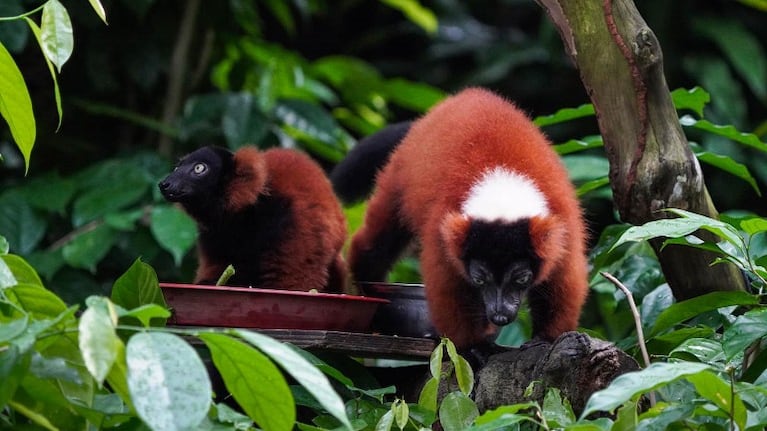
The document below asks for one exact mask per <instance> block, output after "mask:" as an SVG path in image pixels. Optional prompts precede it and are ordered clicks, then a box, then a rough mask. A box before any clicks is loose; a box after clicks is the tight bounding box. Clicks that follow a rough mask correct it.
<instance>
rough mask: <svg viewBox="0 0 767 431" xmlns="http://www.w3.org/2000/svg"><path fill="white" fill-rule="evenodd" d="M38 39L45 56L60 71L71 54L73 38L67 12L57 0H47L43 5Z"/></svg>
mask: <svg viewBox="0 0 767 431" xmlns="http://www.w3.org/2000/svg"><path fill="white" fill-rule="evenodd" d="M40 40H41V41H42V45H41V46H40V47H41V48H42V49H43V53H44V54H45V57H46V58H47V59H49V60H50V61H51V62H52V63H53V64H55V65H56V69H58V71H59V73H61V67H62V66H64V63H66V62H67V60H68V59H69V57H70V56H71V55H72V49H73V48H74V38H73V37H72V22H71V21H70V20H69V14H68V13H67V9H66V8H65V7H64V5H62V4H61V3H60V2H59V0H48V1H47V2H46V3H45V6H44V7H43V17H42V19H41V21H40Z"/></svg>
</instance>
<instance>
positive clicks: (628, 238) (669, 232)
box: [610, 208, 743, 250]
mask: <svg viewBox="0 0 767 431" xmlns="http://www.w3.org/2000/svg"><path fill="white" fill-rule="evenodd" d="M664 211H668V212H670V213H673V214H675V215H677V216H679V217H678V218H673V219H660V220H653V221H650V222H647V223H645V224H643V225H641V226H633V227H631V228H629V229H627V230H626V231H625V232H624V233H623V234H622V235H621V236H620V238H618V240H617V241H616V242H615V244H613V246H612V247H611V248H610V250H614V249H615V248H617V247H618V246H620V245H622V244H624V243H626V242H632V241H646V240H649V239H652V238H657V237H661V236H664V237H670V238H679V237H684V236H686V235H689V234H691V233H693V232H695V231H697V230H698V229H704V230H707V231H709V232H711V233H713V234H716V235H718V236H719V237H720V238H722V239H724V240H726V241H727V242H729V243H730V244H732V245H734V246H736V247H741V246H742V241H743V240H742V237H741V236H740V234H739V233H738V231H737V229H735V228H734V227H733V226H732V225H729V224H727V223H724V222H721V221H719V220H716V219H712V218H710V217H706V216H703V215H700V214H695V213H692V212H689V211H684V210H680V209H676V208H667V209H665V210H664Z"/></svg>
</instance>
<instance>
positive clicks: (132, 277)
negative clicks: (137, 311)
mask: <svg viewBox="0 0 767 431" xmlns="http://www.w3.org/2000/svg"><path fill="white" fill-rule="evenodd" d="M111 299H112V301H113V302H114V303H115V304H117V305H119V306H121V307H124V308H126V309H134V308H138V307H140V306H142V305H146V304H157V305H161V306H163V307H167V306H168V304H167V303H166V302H165V297H164V296H163V295H162V291H161V290H160V284H159V282H158V281H157V274H156V273H155V271H154V268H152V266H151V265H148V264H146V263H144V262H142V261H141V259H136V260H135V261H134V262H133V264H132V265H131V267H130V268H128V270H127V271H125V273H124V274H123V275H121V276H120V278H118V279H117V281H115V284H114V285H113V286H112V297H111Z"/></svg>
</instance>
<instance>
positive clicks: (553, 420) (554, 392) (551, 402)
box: [542, 387, 575, 428]
mask: <svg viewBox="0 0 767 431" xmlns="http://www.w3.org/2000/svg"><path fill="white" fill-rule="evenodd" d="M542 407H543V415H544V417H545V418H546V422H547V423H548V424H549V426H550V427H552V428H564V427H566V426H568V425H571V424H572V423H574V422H575V413H573V408H572V407H571V406H570V402H569V401H567V399H562V395H561V394H560V392H559V389H557V388H553V387H552V388H549V390H548V391H546V396H545V397H544V398H543V406H542Z"/></svg>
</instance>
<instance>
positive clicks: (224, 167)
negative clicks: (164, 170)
mask: <svg viewBox="0 0 767 431" xmlns="http://www.w3.org/2000/svg"><path fill="white" fill-rule="evenodd" d="M233 157H234V156H233V154H232V152H230V151H229V150H226V149H224V148H219V147H213V146H208V147H202V148H200V149H198V150H195V151H193V152H191V153H189V154H187V155H186V156H184V157H183V158H181V160H180V161H179V162H178V164H177V165H176V168H175V169H174V170H173V172H171V173H170V174H168V176H167V177H165V179H163V180H162V181H160V183H159V184H158V187H159V188H160V192H162V195H163V196H164V197H165V199H167V200H168V201H170V202H178V203H180V204H181V205H182V206H183V207H184V208H185V209H186V210H187V211H188V212H189V213H190V215H192V216H193V217H196V216H198V215H199V212H200V211H202V209H203V208H206V207H207V206H208V205H209V204H210V203H211V202H214V201H215V200H217V199H219V198H220V197H221V196H222V195H223V194H224V189H225V187H226V182H227V176H230V175H231V173H232V171H233V164H234V161H233Z"/></svg>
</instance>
